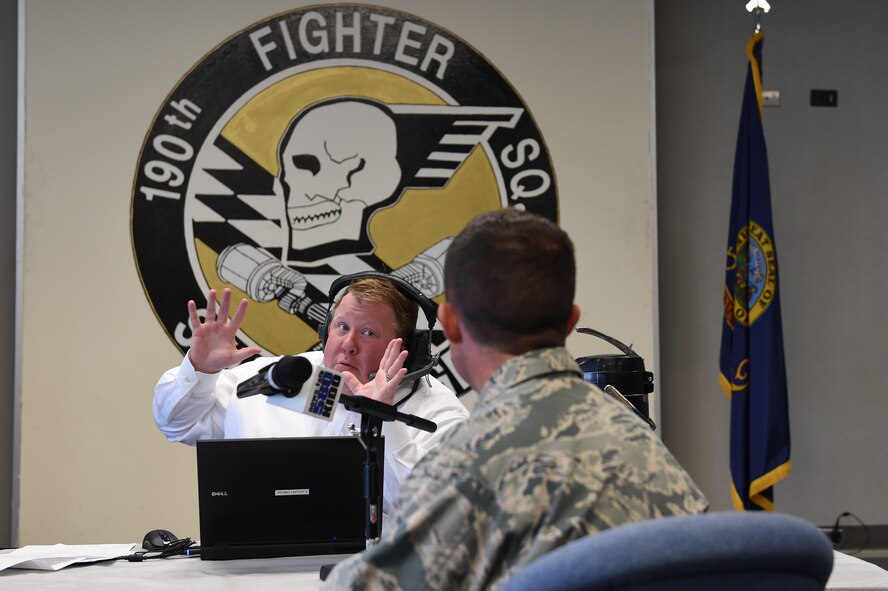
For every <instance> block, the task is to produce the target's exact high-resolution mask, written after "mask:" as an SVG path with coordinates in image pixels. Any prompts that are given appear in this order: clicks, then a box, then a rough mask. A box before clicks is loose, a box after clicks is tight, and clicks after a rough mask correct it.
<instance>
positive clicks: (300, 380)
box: [271, 355, 312, 390]
mask: <svg viewBox="0 0 888 591" xmlns="http://www.w3.org/2000/svg"><path fill="white" fill-rule="evenodd" d="M271 372H272V377H273V378H274V381H275V383H276V384H278V385H279V386H281V387H283V388H287V389H288V390H298V389H300V388H301V387H302V385H303V384H304V383H305V382H306V381H308V379H309V378H310V377H311V372H312V367H311V362H310V361H309V360H308V359H306V358H305V357H299V356H297V355H289V356H286V357H281V360H280V361H278V362H277V364H276V365H275V366H274V367H273V368H272V370H271Z"/></svg>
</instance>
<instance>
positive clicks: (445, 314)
mask: <svg viewBox="0 0 888 591" xmlns="http://www.w3.org/2000/svg"><path fill="white" fill-rule="evenodd" d="M438 320H439V321H440V322H441V328H442V329H443V330H444V336H446V337H447V340H448V341H450V342H451V343H459V342H460V341H462V331H461V330H460V327H459V316H458V315H457V313H456V310H455V309H454V308H453V306H451V305H450V304H448V303H447V302H444V303H443V304H439V305H438Z"/></svg>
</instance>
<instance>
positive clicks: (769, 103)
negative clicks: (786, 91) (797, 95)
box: [762, 90, 780, 107]
mask: <svg viewBox="0 0 888 591" xmlns="http://www.w3.org/2000/svg"><path fill="white" fill-rule="evenodd" d="M762 106H765V107H779V106H780V91H779V90H763V91H762Z"/></svg>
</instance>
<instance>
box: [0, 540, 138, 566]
mask: <svg viewBox="0 0 888 591" xmlns="http://www.w3.org/2000/svg"><path fill="white" fill-rule="evenodd" d="M135 547H136V544H97V545H74V546H70V545H67V544H53V545H51V546H24V547H22V548H17V549H15V550H12V551H11V552H5V553H2V554H0V570H4V569H7V568H29V569H37V570H59V569H61V568H65V567H66V566H68V565H71V564H75V563H78V562H98V561H100V560H108V559H110V558H117V557H118V556H125V555H127V554H130V553H131V552H132V550H133V548H135Z"/></svg>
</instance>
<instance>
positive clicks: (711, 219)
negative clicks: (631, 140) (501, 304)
mask: <svg viewBox="0 0 888 591" xmlns="http://www.w3.org/2000/svg"><path fill="white" fill-rule="evenodd" d="M743 5H744V3H743V2H735V1H731V2H728V1H725V0H722V1H719V2H713V1H712V0H681V1H679V0H670V1H658V2H656V4H655V10H656V17H655V18H656V36H657V41H656V63H657V67H656V76H657V97H656V101H657V162H658V164H657V174H658V218H659V267H660V282H659V285H660V330H661V332H660V337H661V340H660V352H661V376H660V380H659V385H660V393H661V405H662V406H661V409H662V417H663V422H664V423H665V427H664V430H663V433H664V439H665V441H666V443H667V444H668V445H669V446H670V447H671V448H672V450H673V451H674V453H675V454H676V455H677V456H678V458H679V459H680V460H681V461H682V463H683V464H684V465H685V466H686V467H687V468H688V470H689V471H690V472H691V473H692V474H693V476H694V477H695V479H696V480H697V482H698V483H699V484H700V485H701V486H702V488H703V489H704V491H705V492H706V493H707V495H708V496H709V498H710V499H711V500H712V503H713V507H714V508H718V509H727V508H729V507H730V496H729V488H728V487H729V479H730V476H729V473H728V448H727V445H726V443H725V442H726V441H727V437H728V434H727V433H728V419H729V414H728V411H729V408H728V407H729V403H728V400H727V398H726V397H725V396H724V395H723V394H722V393H721V390H720V389H719V387H718V381H717V375H718V350H719V342H720V334H721V328H720V326H721V325H720V322H721V314H722V311H721V299H722V289H723V287H722V282H723V276H724V273H723V265H724V259H725V257H724V251H725V246H726V244H727V226H728V214H729V207H730V189H731V177H732V167H733V158H734V145H735V142H736V135H737V125H738V122H739V115H740V102H741V94H742V89H743V82H744V78H745V68H746V58H745V56H744V47H745V43H746V40H747V39H748V37H749V35H750V34H751V33H752V29H753V19H752V17H751V16H750V15H749V14H748V13H746V12H745V10H744V9H743ZM772 6H773V8H772V10H771V12H770V13H769V14H768V15H766V16H765V19H764V27H763V28H764V31H765V42H764V57H763V66H764V88H765V89H766V90H767V89H773V90H779V91H780V93H781V100H782V104H781V106H780V107H774V108H766V109H765V114H764V117H765V138H766V142H767V145H768V156H769V163H770V173H771V192H772V206H773V216H774V226H775V234H776V244H777V253H778V258H779V263H780V271H779V272H780V282H781V283H780V284H781V288H782V293H781V298H782V299H781V304H782V312H783V331H784V340H785V353H786V360H787V374H788V380H789V389H790V421H791V431H792V445H793V451H792V473H791V475H790V476H789V477H788V478H787V479H786V480H784V481H783V482H782V483H780V484H778V485H777V488H776V499H775V500H776V506H777V510H779V511H785V512H788V513H792V514H796V515H799V516H802V517H805V518H807V519H810V520H812V521H814V522H816V523H819V524H831V523H832V522H833V520H834V519H835V518H836V516H837V515H838V514H839V513H840V512H842V511H851V512H852V513H854V514H855V515H856V516H858V517H859V518H860V519H861V520H862V521H863V522H864V523H866V524H884V523H888V502H886V501H888V495H886V493H885V491H886V489H888V469H886V468H888V434H886V430H885V420H886V416H888V397H886V390H888V386H886V382H885V377H884V372H883V371H882V369H883V367H882V365H881V364H882V363H884V355H885V352H886V345H885V335H886V329H888V307H886V304H885V300H886V295H888V275H886V273H885V269H886V264H885V253H886V252H888V233H886V232H885V228H886V225H888V200H886V198H885V197H886V188H888V166H886V164H888V159H886V152H888V150H886V142H888V118H886V116H885V103H886V98H888V66H886V60H885V56H886V55H888V36H886V34H885V31H886V26H888V3H886V2H881V1H879V0H867V1H864V0H854V1H850V2H842V3H836V2H831V1H829V0H781V1H780V2H773V3H772ZM815 88H816V89H837V90H838V107H837V108H823V107H811V106H810V105H809V96H810V90H811V89H815Z"/></svg>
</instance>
